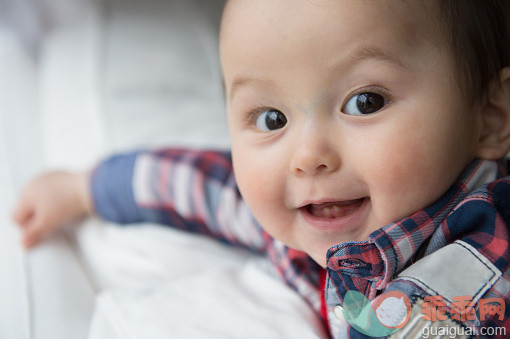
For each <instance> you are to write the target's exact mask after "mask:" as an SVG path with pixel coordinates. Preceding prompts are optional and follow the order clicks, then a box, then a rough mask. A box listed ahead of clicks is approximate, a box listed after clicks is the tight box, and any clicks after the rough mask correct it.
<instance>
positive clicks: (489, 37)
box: [439, 0, 510, 101]
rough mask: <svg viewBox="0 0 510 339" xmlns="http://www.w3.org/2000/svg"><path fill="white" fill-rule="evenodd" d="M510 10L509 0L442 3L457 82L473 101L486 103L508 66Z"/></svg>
mask: <svg viewBox="0 0 510 339" xmlns="http://www.w3.org/2000/svg"><path fill="white" fill-rule="evenodd" d="M509 7H510V1H509V0H439V11H440V14H439V16H440V17H439V18H440V20H442V21H444V23H445V25H444V28H445V29H446V34H447V42H448V44H449V45H450V46H451V48H452V53H453V58H454V61H455V62H456V64H457V69H456V71H457V72H458V74H459V77H458V79H459V80H460V81H461V82H462V83H461V85H462V87H463V89H464V90H465V91H466V94H467V95H469V96H470V97H471V98H472V100H473V101H478V100H480V101H483V100H485V99H486V98H487V95H488V93H489V90H490V87H491V84H492V83H493V80H495V79H497V77H498V74H499V72H500V71H501V69H503V68H504V67H507V66H509V59H510V56H509V52H510V48H509V42H510V34H509V28H510V27H509V25H508V19H509ZM498 83H499V82H497V83H496V84H498Z"/></svg>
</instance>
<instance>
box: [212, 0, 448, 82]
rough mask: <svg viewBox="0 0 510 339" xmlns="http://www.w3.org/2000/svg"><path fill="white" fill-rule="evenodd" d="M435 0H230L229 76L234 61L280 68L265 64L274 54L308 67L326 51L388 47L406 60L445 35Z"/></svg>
mask: <svg viewBox="0 0 510 339" xmlns="http://www.w3.org/2000/svg"><path fill="white" fill-rule="evenodd" d="M434 3H435V2H426V1H421V0H414V1H398V2H397V1H393V0H377V1H373V0H342V1H331V0H310V1H301V0H299V1H298V0H257V1H251V0H230V1H228V3H227V5H226V8H225V13H224V16H223V21H222V29H221V42H220V52H221V59H222V66H223V70H224V72H226V74H224V75H226V76H227V77H228V75H229V74H228V73H229V71H230V69H229V68H231V66H233V65H235V66H238V65H243V66H245V67H247V68H252V69H255V68H258V69H259V71H261V72H270V71H274V70H281V68H268V67H269V66H271V64H272V62H270V63H268V64H266V65H264V64H262V60H267V59H270V61H272V59H271V58H270V57H269V56H271V55H275V59H277V58H280V59H282V60H283V61H284V66H286V65H288V66H289V67H290V66H296V65H300V66H306V65H307V64H310V63H313V61H314V60H320V59H321V57H322V56H324V55H326V54H328V55H331V56H335V57H336V56H340V55H343V54H345V56H347V55H348V54H349V53H346V51H349V50H355V49H363V48H365V49H371V50H372V52H373V51H374V50H384V49H387V50H388V53H387V54H392V53H393V54H400V55H401V59H406V58H407V59H412V58H415V57H416V55H417V54H418V53H422V54H424V53H427V50H428V49H429V47H430V46H435V47H437V46H439V45H440V44H441V41H443V40H444V39H443V38H442V35H441V34H442V32H441V31H442V30H441V28H439V26H440V25H439V24H438V21H439V20H438V19H437V15H431V13H433V12H434V11H435V9H436V7H435V6H436V5H434ZM436 12H437V11H436ZM445 46H446V45H442V46H441V49H443V48H444V47H445ZM372 47H373V48H372ZM444 49H445V51H446V50H447V49H446V48H444ZM344 52H345V53H344ZM447 53H450V52H449V50H448V51H447ZM445 54H446V53H445ZM285 60H287V61H288V62H286V61H285ZM404 61H405V60H404ZM332 62H333V61H332ZM280 65H281V63H280ZM266 66H268V67H266ZM290 68H291V67H290Z"/></svg>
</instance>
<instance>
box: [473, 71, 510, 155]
mask: <svg viewBox="0 0 510 339" xmlns="http://www.w3.org/2000/svg"><path fill="white" fill-rule="evenodd" d="M499 76H500V84H501V85H500V86H497V84H494V85H495V86H492V88H491V90H490V92H489V97H488V98H487V99H488V100H487V102H486V104H485V105H484V107H483V108H482V112H481V114H482V122H483V128H482V132H481V134H480V139H479V140H478V148H477V150H476V157H478V158H482V159H488V160H497V159H501V158H503V157H504V156H505V155H506V154H507V153H508V151H510V67H506V68H503V69H502V70H501V72H500V73H499Z"/></svg>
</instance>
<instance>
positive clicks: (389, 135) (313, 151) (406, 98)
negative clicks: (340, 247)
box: [221, 0, 480, 265]
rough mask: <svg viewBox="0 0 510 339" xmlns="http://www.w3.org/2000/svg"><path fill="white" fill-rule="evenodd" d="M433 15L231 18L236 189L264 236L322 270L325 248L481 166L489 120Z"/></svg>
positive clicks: (361, 11)
mask: <svg viewBox="0 0 510 339" xmlns="http://www.w3.org/2000/svg"><path fill="white" fill-rule="evenodd" d="M419 3H421V2H419ZM425 3H426V2H425ZM429 4H430V5H431V3H429ZM433 13H434V12H433V10H431V9H426V8H424V7H422V5H419V4H418V2H417V3H416V4H415V3H414V2H395V1H383V0H378V1H369V0H342V1H331V0H310V1H302V0H257V1H253V0H231V1H230V3H229V5H228V7H227V10H226V13H225V16H224V22H223V26H222V36H221V59H222V66H223V71H224V79H225V86H226V95H227V108H228V116H229V125H230V131H231V137H232V153H233V161H234V171H235V174H236V179H237V182H238V185H239V188H240V191H241V193H242V195H243V197H244V198H245V200H246V202H247V203H248V205H249V206H250V208H251V209H252V211H253V213H254V215H255V217H256V218H257V220H258V221H259V222H260V223H261V225H262V226H263V227H264V228H265V230H266V231H267V232H268V233H270V234H271V235H272V236H274V237H275V238H277V239H279V240H281V241H283V242H284V243H285V244H286V245H288V246H290V247H293V248H296V249H298V250H302V251H305V252H307V253H308V254H309V255H310V256H311V257H313V258H314V259H315V260H316V261H317V262H318V263H319V264H322V265H324V264H325V255H326V252H327V250H328V248H329V247H331V246H333V245H337V244H339V243H341V242H345V241H363V240H366V239H367V236H368V235H369V234H370V233H371V232H373V231H374V230H376V229H378V228H380V227H382V226H384V225H386V224H388V223H391V222H394V221H397V220H399V219H401V218H404V217H406V216H409V215H411V214H413V213H414V212H416V211H418V210H420V209H423V208H424V207H426V206H428V205H430V204H431V203H433V202H434V201H435V200H436V199H438V198H439V197H440V196H441V195H443V194H444V193H445V192H446V190H447V189H448V188H449V187H450V186H451V185H452V183H453V182H454V181H455V179H456V178H457V177H458V175H459V174H460V173H461V172H462V169H463V168H464V167H465V166H466V165H467V164H468V163H469V162H470V161H471V160H472V158H473V155H474V150H475V147H476V142H477V135H479V132H480V131H479V129H480V128H479V126H480V119H479V118H478V117H477V116H475V113H474V110H473V109H472V108H471V107H469V102H468V100H466V99H465V98H464V96H462V95H461V91H460V89H459V88H458V87H457V85H456V80H455V74H454V65H453V62H452V57H451V55H450V54H449V51H448V47H447V46H446V44H444V43H442V42H441V41H442V40H441V39H440V37H439V34H440V33H439V32H440V31H441V30H440V29H439V28H438V26H439V23H438V22H436V20H437V19H435V18H434V15H433Z"/></svg>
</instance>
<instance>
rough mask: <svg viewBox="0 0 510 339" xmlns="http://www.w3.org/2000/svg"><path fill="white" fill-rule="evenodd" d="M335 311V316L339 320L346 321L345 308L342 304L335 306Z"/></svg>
mask: <svg viewBox="0 0 510 339" xmlns="http://www.w3.org/2000/svg"><path fill="white" fill-rule="evenodd" d="M334 312H335V317H336V318H337V319H338V320H340V322H342V323H344V322H345V317H344V308H343V307H342V306H340V305H337V306H335V308H334Z"/></svg>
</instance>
